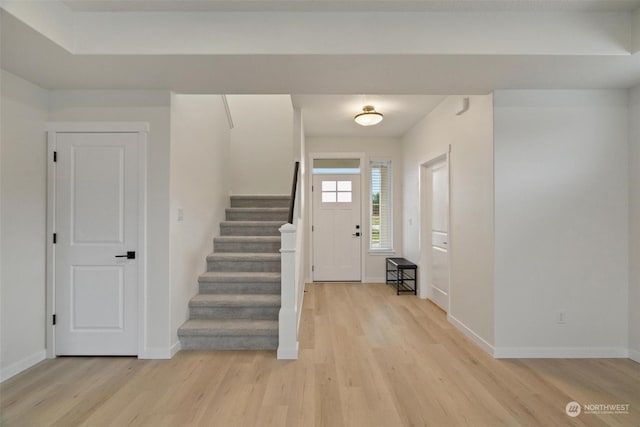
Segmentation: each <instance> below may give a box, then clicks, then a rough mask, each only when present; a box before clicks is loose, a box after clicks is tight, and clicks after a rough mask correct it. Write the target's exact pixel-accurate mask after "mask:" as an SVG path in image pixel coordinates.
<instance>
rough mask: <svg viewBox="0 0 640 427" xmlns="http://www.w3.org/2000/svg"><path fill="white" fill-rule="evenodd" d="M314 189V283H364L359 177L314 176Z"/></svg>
mask: <svg viewBox="0 0 640 427" xmlns="http://www.w3.org/2000/svg"><path fill="white" fill-rule="evenodd" d="M313 187H314V191H313V266H314V267H313V280H315V281H357V280H361V274H360V265H361V258H360V257H361V246H360V245H361V240H362V229H361V228H360V176H359V175H314V177H313ZM357 234H358V235H357Z"/></svg>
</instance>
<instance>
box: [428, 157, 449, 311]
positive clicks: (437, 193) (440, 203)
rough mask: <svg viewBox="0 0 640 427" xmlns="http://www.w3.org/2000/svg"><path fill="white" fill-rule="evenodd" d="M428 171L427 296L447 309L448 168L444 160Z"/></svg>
mask: <svg viewBox="0 0 640 427" xmlns="http://www.w3.org/2000/svg"><path fill="white" fill-rule="evenodd" d="M429 172H430V174H431V274H430V277H431V289H430V292H429V294H430V298H431V299H432V300H433V301H434V302H435V303H436V304H437V305H438V306H439V307H440V308H442V309H443V310H444V311H449V254H448V252H449V171H448V168H447V164H446V162H445V161H442V162H439V163H436V164H434V165H432V166H430V167H429Z"/></svg>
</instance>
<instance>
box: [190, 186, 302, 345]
mask: <svg viewBox="0 0 640 427" xmlns="http://www.w3.org/2000/svg"><path fill="white" fill-rule="evenodd" d="M289 200H290V199H289V196H282V195H266V196H251V195H247V196H231V208H227V210H226V221H223V222H222V223H220V236H218V237H215V238H214V240H213V253H211V254H210V255H208V256H207V271H206V272H205V273H203V274H202V275H200V277H199V279H198V282H199V283H198V284H199V294H198V295H196V296H194V297H193V298H192V299H191V301H190V302H189V315H190V317H189V320H187V321H186V322H185V323H184V324H183V325H182V326H181V327H180V329H179V330H178V337H179V339H180V344H181V347H182V349H184V350H275V349H276V348H277V347H278V313H279V311H280V278H281V276H280V232H279V228H280V227H281V226H282V224H284V223H286V221H287V215H288V206H289Z"/></svg>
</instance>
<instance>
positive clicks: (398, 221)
mask: <svg viewBox="0 0 640 427" xmlns="http://www.w3.org/2000/svg"><path fill="white" fill-rule="evenodd" d="M306 151H307V153H364V154H365V160H364V162H365V164H364V165H361V166H360V169H361V171H362V172H363V173H362V188H361V191H362V198H363V200H364V208H363V212H362V231H363V233H362V234H363V237H364V238H363V239H362V245H363V250H364V252H363V253H364V275H363V281H364V282H384V280H385V257H387V256H391V255H389V254H388V253H386V254H370V253H369V250H368V249H369V233H368V232H367V230H369V198H368V194H369V193H370V191H371V190H370V185H369V178H370V177H369V160H370V159H372V158H381V159H386V158H388V159H391V161H392V171H393V218H394V223H393V247H394V249H395V254H396V255H397V256H402V175H401V172H402V156H401V154H400V152H401V143H400V140H399V139H397V138H365V137H360V138H356V137H308V138H307V139H306ZM307 164H308V168H307V169H308V171H309V175H308V177H309V182H308V183H307V188H306V190H307V191H308V192H307V194H308V195H309V197H312V195H311V191H309V190H310V189H311V187H310V185H311V180H312V178H311V177H312V172H311V171H312V169H313V164H312V163H311V162H308V163H307ZM307 206H309V209H307V210H306V218H305V223H306V224H309V225H310V224H311V216H312V212H311V210H312V208H311V206H312V204H311V203H310V201H309V200H307ZM309 231H310V229H308V230H307V233H306V236H305V239H306V243H305V248H307V253H308V256H307V262H306V268H305V271H306V272H307V275H306V277H308V278H311V277H312V275H311V263H310V261H311V257H312V253H313V251H312V248H311V239H310V233H309Z"/></svg>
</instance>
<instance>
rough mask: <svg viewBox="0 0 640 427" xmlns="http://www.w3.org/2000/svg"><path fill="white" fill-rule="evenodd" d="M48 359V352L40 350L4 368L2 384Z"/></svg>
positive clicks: (1, 371)
mask: <svg viewBox="0 0 640 427" xmlns="http://www.w3.org/2000/svg"><path fill="white" fill-rule="evenodd" d="M46 358H47V351H46V350H45V349H42V350H39V351H37V352H36V353H33V354H32V355H30V356H27V357H25V358H23V359H20V360H18V361H17V362H15V363H12V364H11V365H9V366H7V367H6V368H2V370H0V382H3V381H5V380H8V379H9V378H11V377H13V376H15V375H18V374H19V373H20V372H22V371H26V370H27V369H29V368H30V367H32V366H34V365H37V364H38V363H40V362H42V361H43V360H45V359H46Z"/></svg>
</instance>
